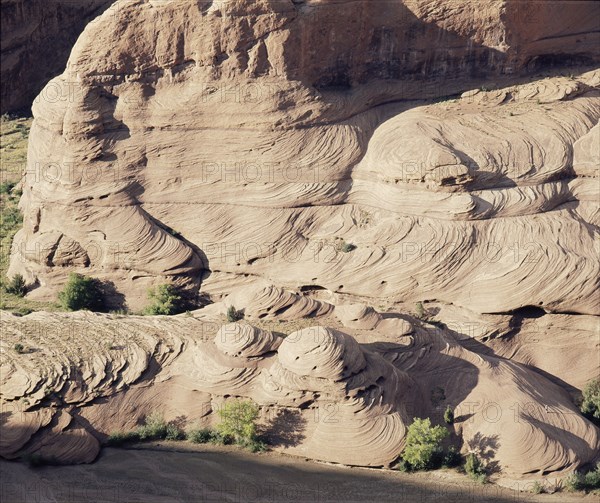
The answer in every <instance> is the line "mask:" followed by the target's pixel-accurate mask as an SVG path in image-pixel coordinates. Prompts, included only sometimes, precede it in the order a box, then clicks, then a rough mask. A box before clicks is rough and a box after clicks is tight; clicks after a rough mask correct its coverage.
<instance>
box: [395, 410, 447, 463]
mask: <svg viewBox="0 0 600 503" xmlns="http://www.w3.org/2000/svg"><path fill="white" fill-rule="evenodd" d="M447 436H448V430H447V429H446V428H445V427H443V426H431V421H430V419H429V418H426V419H420V418H414V420H413V423H412V424H411V425H410V426H409V427H408V434H407V436H406V446H405V447H404V451H403V454H402V458H403V459H404V460H406V461H407V462H408V463H409V464H410V465H411V467H412V468H413V469H415V470H425V469H427V468H431V466H432V463H433V461H434V458H435V457H436V456H437V457H438V459H439V457H440V454H441V453H442V449H441V443H442V440H444V438H446V437H447Z"/></svg>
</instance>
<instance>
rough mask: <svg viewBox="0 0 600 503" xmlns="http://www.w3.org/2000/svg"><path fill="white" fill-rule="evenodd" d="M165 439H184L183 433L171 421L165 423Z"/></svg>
mask: <svg viewBox="0 0 600 503" xmlns="http://www.w3.org/2000/svg"><path fill="white" fill-rule="evenodd" d="M165 440H185V433H184V432H183V431H181V428H179V427H178V426H177V425H175V424H173V423H169V424H167V429H166V431H165Z"/></svg>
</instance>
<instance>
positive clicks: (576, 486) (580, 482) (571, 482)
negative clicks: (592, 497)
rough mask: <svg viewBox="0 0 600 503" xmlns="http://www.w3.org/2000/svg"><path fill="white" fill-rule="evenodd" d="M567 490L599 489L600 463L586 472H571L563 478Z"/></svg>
mask: <svg viewBox="0 0 600 503" xmlns="http://www.w3.org/2000/svg"><path fill="white" fill-rule="evenodd" d="M564 484H565V489H566V490H567V491H571V492H574V491H597V490H599V489H600V463H597V464H596V468H595V469H594V470H591V471H589V472H587V473H586V474H583V473H580V472H573V473H571V474H570V475H569V476H568V477H567V478H566V479H565V480H564Z"/></svg>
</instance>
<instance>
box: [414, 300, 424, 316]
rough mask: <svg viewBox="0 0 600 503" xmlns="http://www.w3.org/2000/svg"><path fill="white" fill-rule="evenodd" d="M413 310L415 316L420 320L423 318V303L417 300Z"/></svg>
mask: <svg viewBox="0 0 600 503" xmlns="http://www.w3.org/2000/svg"><path fill="white" fill-rule="evenodd" d="M415 312H416V314H417V318H419V319H420V320H423V319H425V317H426V316H425V314H426V313H425V308H424V307H423V303H422V302H417V303H416V304H415Z"/></svg>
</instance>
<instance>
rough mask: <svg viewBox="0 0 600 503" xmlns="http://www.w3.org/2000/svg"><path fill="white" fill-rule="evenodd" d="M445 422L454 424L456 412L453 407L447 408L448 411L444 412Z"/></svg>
mask: <svg viewBox="0 0 600 503" xmlns="http://www.w3.org/2000/svg"><path fill="white" fill-rule="evenodd" d="M444 421H445V422H446V424H453V423H454V410H452V407H450V406H449V405H448V406H447V407H446V410H445V411H444Z"/></svg>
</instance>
